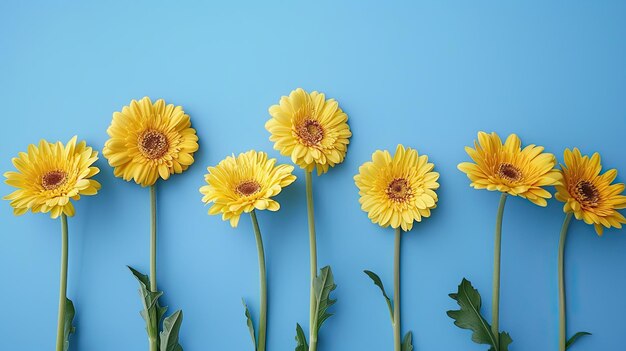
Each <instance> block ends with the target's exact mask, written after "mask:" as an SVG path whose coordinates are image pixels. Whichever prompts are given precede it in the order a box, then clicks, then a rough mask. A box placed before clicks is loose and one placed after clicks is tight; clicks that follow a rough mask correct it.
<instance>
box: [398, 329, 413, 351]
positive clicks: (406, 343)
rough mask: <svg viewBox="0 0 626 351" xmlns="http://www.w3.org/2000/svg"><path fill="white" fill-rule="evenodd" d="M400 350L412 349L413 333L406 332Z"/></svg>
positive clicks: (407, 350)
mask: <svg viewBox="0 0 626 351" xmlns="http://www.w3.org/2000/svg"><path fill="white" fill-rule="evenodd" d="M401 349H402V351H413V333H411V332H407V333H406V334H404V338H403V339H402V348H401Z"/></svg>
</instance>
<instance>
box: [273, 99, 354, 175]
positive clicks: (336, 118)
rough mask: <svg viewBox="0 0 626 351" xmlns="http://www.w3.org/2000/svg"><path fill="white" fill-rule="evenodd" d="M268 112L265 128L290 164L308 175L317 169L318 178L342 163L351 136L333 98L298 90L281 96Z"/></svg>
mask: <svg viewBox="0 0 626 351" xmlns="http://www.w3.org/2000/svg"><path fill="white" fill-rule="evenodd" d="M269 113H270V115H271V116H272V118H271V119H270V120H269V121H267V123H265V129H267V130H268V131H269V132H270V133H271V136H270V140H271V141H273V142H274V149H276V150H278V151H280V153H281V155H283V156H289V157H291V160H292V161H293V163H295V164H297V165H298V166H300V167H301V168H303V169H305V170H306V171H309V172H312V171H313V169H315V168H317V174H318V175H319V174H322V173H326V172H327V171H328V169H329V168H330V167H334V166H335V165H337V164H339V163H341V162H343V160H344V158H345V157H346V150H347V149H348V143H350V137H351V136H352V133H351V132H350V127H349V126H348V123H347V122H348V116H347V115H346V114H345V113H344V112H343V111H342V110H341V108H339V104H338V103H337V101H335V100H334V99H329V100H326V98H325V96H324V94H322V93H318V92H317V91H314V92H312V93H310V94H309V93H307V92H306V91H304V90H303V89H300V88H298V89H296V90H294V91H292V92H291V94H289V96H283V97H281V98H280V103H279V104H278V105H273V106H272V107H270V108H269Z"/></svg>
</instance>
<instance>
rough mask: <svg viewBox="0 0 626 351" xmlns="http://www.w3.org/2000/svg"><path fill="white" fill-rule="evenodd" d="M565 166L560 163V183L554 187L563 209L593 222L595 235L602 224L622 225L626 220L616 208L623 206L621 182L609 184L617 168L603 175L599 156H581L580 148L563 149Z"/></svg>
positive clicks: (624, 197) (615, 175)
mask: <svg viewBox="0 0 626 351" xmlns="http://www.w3.org/2000/svg"><path fill="white" fill-rule="evenodd" d="M564 158H565V165H561V174H562V175H563V183H562V184H559V185H557V186H556V191H557V192H556V195H555V197H556V199H557V200H559V201H562V202H565V205H563V211H565V212H566V213H568V212H573V213H574V216H575V217H576V219H579V220H583V221H585V223H587V224H593V226H594V227H595V229H596V233H598V235H602V231H603V229H604V228H603V227H606V228H610V227H616V228H621V227H622V223H626V219H625V218H624V216H623V215H622V214H621V213H619V212H618V211H617V210H618V209H623V208H626V196H624V195H622V192H623V191H624V184H623V183H616V184H611V183H612V182H613V181H614V180H615V178H616V177H617V171H616V170H615V169H610V170H608V171H606V172H605V173H603V174H600V172H601V171H602V165H601V164H600V155H599V154H598V153H597V152H596V153H595V154H593V156H591V157H589V156H587V155H585V156H583V155H582V154H581V153H580V150H578V149H577V148H574V150H570V149H565V154H564Z"/></svg>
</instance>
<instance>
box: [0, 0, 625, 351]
mask: <svg viewBox="0 0 626 351" xmlns="http://www.w3.org/2000/svg"><path fill="white" fill-rule="evenodd" d="M625 15H626V4H625V3H624V2H611V1H604V2H599V1H597V2H572V1H562V2H555V3H547V2H545V1H533V2H528V1H527V2H524V3H523V4H521V3H519V4H512V3H510V2H507V3H501V2H482V1H480V2H476V1H472V2H465V1H458V2H442V1H432V2H420V3H402V4H400V3H397V4H391V3H389V4H385V5H382V4H377V3H374V2H362V1H354V2H352V3H350V4H339V3H336V2H330V1H329V2H299V3H297V4H295V3H293V2H288V1H284V2H280V3H278V2H276V3H270V2H263V5H261V4H260V2H248V3H243V2H241V3H240V2H228V3H226V2H224V3H219V4H218V3H215V4H211V5H209V4H205V3H202V2H200V1H194V2H188V3H185V4H183V3H182V2H178V4H174V2H167V3H166V2H163V3H160V2H154V1H150V2H148V1H142V2H139V1H132V2H131V1H116V2H102V3H100V4H94V3H92V4H85V3H70V2H58V3H56V4H54V3H53V2H51V1H50V2H32V1H29V2H25V1H3V2H2V3H1V4H0V99H1V100H0V103H1V104H2V113H1V114H0V120H1V121H2V122H3V124H2V127H1V128H0V140H1V141H2V143H1V146H0V170H2V171H8V170H12V168H13V167H12V165H11V161H10V159H11V157H13V156H15V155H16V154H17V153H18V152H19V151H22V150H25V149H26V147H27V145H28V144H29V143H36V142H37V141H38V140H39V139H40V138H47V139H49V140H63V141H67V140H68V139H69V138H70V137H71V136H72V135H74V134H78V135H79V137H80V138H81V139H86V140H87V141H88V143H89V144H90V145H92V146H94V147H95V148H96V149H99V150H101V148H102V146H103V144H104V142H105V140H106V139H107V134H106V128H107V127H108V125H109V123H110V121H111V114H112V113H113V112H114V111H118V110H120V109H121V107H122V106H124V105H126V104H128V103H129V102H130V100H131V99H133V98H135V99H139V98H141V97H143V96H146V95H147V96H150V97H152V98H153V99H157V98H165V99H166V101H167V102H171V103H175V104H177V105H182V106H183V107H184V109H185V111H186V112H187V113H189V115H190V116H191V119H192V124H193V127H195V128H196V129H197V131H198V135H199V137H200V150H199V152H198V153H197V154H196V162H195V164H194V165H193V166H192V167H191V168H190V169H189V170H188V171H187V172H186V173H184V174H182V175H177V176H174V177H172V178H171V179H170V180H168V181H167V182H162V183H159V185H158V215H159V220H158V223H159V249H158V257H159V261H158V267H159V268H158V281H159V286H160V288H162V289H163V290H165V296H164V298H163V300H164V302H165V303H166V304H167V305H169V306H170V311H173V310H174V309H177V308H182V309H183V310H184V313H185V319H184V322H183V326H182V334H181V343H182V345H183V346H184V348H185V350H191V351H193V350H251V349H252V348H251V343H250V339H249V335H248V332H247V329H246V325H245V320H244V316H243V311H242V306H241V297H244V298H246V300H247V301H248V303H249V305H250V307H251V308H252V312H253V315H254V316H255V317H256V315H257V312H258V277H257V257H256V249H255V244H254V237H253V234H252V228H251V226H250V221H249V220H248V219H247V218H246V217H243V218H242V221H241V224H240V226H239V228H237V229H232V228H231V227H230V226H229V224H228V223H227V222H222V221H221V219H220V217H219V216H211V217H209V216H208V215H207V214H206V210H207V207H205V206H203V204H202V203H201V202H200V199H201V195H200V193H199V192H198V188H199V187H200V186H201V185H202V184H203V175H204V173H206V166H208V165H214V164H216V163H217V162H219V161H220V160H221V159H222V158H223V157H224V156H226V155H229V154H231V153H233V152H234V153H238V152H242V151H246V150H248V149H252V148H254V149H258V150H265V151H267V152H269V153H270V155H272V156H274V157H278V158H279V160H280V162H289V160H288V158H285V157H281V156H279V154H278V152H277V151H275V150H273V149H272V144H271V143H270V142H269V140H268V133H267V131H266V130H265V129H264V127H263V126H264V123H265V121H266V120H267V119H268V118H269V115H268V113H267V109H268V107H269V106H270V105H272V104H274V103H276V102H277V101H278V100H279V98H280V96H281V95H286V94H288V93H289V92H290V91H291V90H292V89H295V88H296V87H303V88H305V89H307V90H320V91H322V92H325V93H326V94H327V96H328V97H333V98H336V99H337V100H338V101H339V103H340V106H341V107H342V108H343V109H344V110H345V111H346V112H347V114H348V116H349V123H350V126H351V128H352V132H353V134H354V136H353V138H352V140H351V143H350V147H349V149H348V155H347V158H346V161H345V162H344V163H343V164H341V165H339V166H338V167H336V168H334V169H332V170H331V171H330V172H328V173H327V174H326V175H324V176H322V177H315V178H314V191H315V206H316V208H315V209H316V220H317V223H316V224H317V228H318V245H319V262H320V265H325V264H331V265H332V267H333V271H334V273H335V278H336V282H337V284H338V287H337V290H336V291H335V297H336V298H337V299H338V302H337V304H336V305H335V307H333V312H334V313H335V316H333V317H332V318H330V319H329V320H328V321H327V322H326V323H325V325H324V326H323V328H322V331H321V334H320V335H321V336H320V337H321V341H320V345H319V350H320V351H330V350H335V351H339V350H342V351H344V350H390V349H391V348H392V346H391V345H392V332H391V326H390V323H389V316H388V313H387V310H386V306H385V303H384V301H383V299H382V297H381V296H380V292H379V291H378V289H377V288H376V287H375V286H374V285H373V284H372V283H371V281H370V280H369V279H368V278H367V277H366V276H365V275H364V274H363V273H362V270H363V269H371V270H373V271H375V272H377V273H379V274H380V276H381V277H382V279H383V282H384V283H385V284H386V285H387V286H388V287H389V288H391V285H392V284H391V283H392V281H391V277H392V271H391V270H392V254H393V248H392V246H393V234H392V230H390V229H381V228H379V227H378V226H376V225H374V224H371V223H370V221H369V220H368V219H367V215H366V214H365V213H364V212H362V211H361V210H360V208H359V203H358V194H357V189H356V186H355V185H354V183H353V180H352V177H353V175H354V174H355V173H356V172H357V169H358V166H359V165H360V164H361V163H363V162H365V161H367V160H368V159H370V157H371V154H372V152H373V151H374V150H376V149H385V148H386V149H395V146H396V144H397V143H404V144H405V145H407V146H411V147H415V148H417V150H418V151H419V152H420V153H425V154H428V155H429V156H430V159H431V160H432V162H434V163H435V165H436V170H437V171H438V172H440V173H441V178H440V183H441V188H440V189H439V190H438V193H439V196H440V202H439V207H438V208H437V209H436V210H434V211H433V216H432V217H431V218H428V219H427V220H425V221H424V222H423V223H421V224H418V225H416V226H415V228H414V229H413V231H412V232H410V233H408V234H406V235H405V236H404V240H403V243H402V245H403V252H402V254H403V258H402V322H403V329H404V330H405V331H406V330H409V329H411V330H413V332H414V344H415V346H416V347H415V349H416V350H418V351H421V350H428V351H438V350H443V351H447V350H485V349H486V347H485V346H478V345H476V344H473V343H472V342H471V341H470V333H469V332H468V331H465V330H460V329H458V328H456V327H455V326H454V325H453V323H452V320H451V319H450V318H448V317H447V316H446V314H445V312H446V310H448V309H452V308H455V307H456V305H455V303H454V301H453V300H451V299H450V298H449V297H448V296H447V294H448V293H450V292H452V291H454V290H455V289H456V286H457V284H458V283H459V282H460V280H461V278H462V277H467V278H469V279H470V280H471V281H472V282H473V283H474V285H475V286H476V287H477V288H478V289H479V290H480V291H481V293H482V295H483V297H484V305H485V306H484V309H483V310H484V313H485V315H487V316H489V313H490V311H489V309H490V308H489V305H490V301H491V273H492V254H493V251H492V250H493V244H492V243H493V227H494V221H495V213H496V208H497V205H498V204H497V202H498V194H496V193H492V192H488V191H477V190H473V189H471V188H470V187H469V181H468V179H467V178H466V177H465V175H464V174H462V173H461V172H459V171H458V170H457V169H456V165H457V163H459V162H461V161H464V160H467V159H468V157H467V156H466V154H465V152H464V151H463V147H464V146H465V145H470V144H471V143H472V141H473V140H474V139H475V137H476V132H477V131H478V130H485V131H496V132H498V133H500V134H501V135H502V136H506V135H507V134H508V133H511V132H516V133H518V134H519V135H520V136H521V138H522V141H523V142H524V143H525V144H528V143H536V144H541V145H544V146H546V148H547V150H548V151H551V152H554V153H556V154H557V155H558V157H559V158H562V151H563V149H564V148H565V147H573V146H578V147H580V148H581V149H582V150H583V152H586V153H591V152H593V151H599V152H600V153H601V155H602V157H603V159H602V160H603V164H604V165H605V166H609V167H612V168H617V169H618V170H619V171H620V172H621V173H620V175H619V176H618V180H619V181H622V182H623V181H624V180H625V177H624V172H626V160H625V158H624V150H626V140H625V138H624V132H626V99H625V98H624V93H625V91H626V69H624V67H625V66H624V62H626V41H625V40H624V38H625V37H626V22H624V16H625ZM97 165H98V166H99V167H101V169H102V172H101V173H100V174H99V175H98V176H96V179H97V180H98V181H100V182H101V183H102V190H101V192H100V193H99V194H98V196H95V197H85V198H83V199H82V200H80V201H79V202H78V203H77V206H76V213H77V215H76V216H75V217H74V218H71V219H70V221H69V228H70V268H69V288H68V294H69V297H71V298H72V299H73V300H74V303H75V304H76V308H77V313H78V315H77V319H76V324H77V329H78V332H77V334H76V335H75V336H73V337H72V347H71V350H74V351H76V350H81V351H82V350H89V351H100V350H102V351H110V350H145V349H147V342H146V335H145V331H144V323H143V320H142V319H141V317H140V316H139V310H140V308H141V303H140V300H139V297H138V295H137V282H136V281H135V279H134V278H133V277H132V276H131V274H130V273H129V272H128V270H127V269H126V267H125V265H127V264H130V265H133V266H135V267H136V268H138V269H140V270H142V271H144V272H147V271H148V230H149V204H148V200H149V194H148V190H147V189H143V188H141V187H139V186H137V185H135V184H134V183H126V182H124V181H123V180H121V179H118V178H115V177H114V176H113V171H112V169H111V168H110V167H108V165H107V163H106V160H104V159H102V158H101V159H100V160H99V161H98V162H97ZM296 174H297V175H298V177H299V179H298V180H297V182H296V183H294V184H293V185H292V186H290V187H289V188H287V189H286V190H285V191H284V192H283V193H281V194H280V196H278V201H279V202H280V203H281V205H282V208H281V210H280V211H279V212H277V213H268V212H263V213H260V214H259V221H260V224H261V229H262V232H263V235H264V238H265V246H266V254H267V262H268V275H269V339H268V346H269V349H270V350H292V349H293V347H294V339H293V338H294V335H295V332H294V329H295V324H296V322H300V323H301V324H303V326H304V327H305V330H308V299H309V296H308V274H309V266H308V264H309V261H308V238H307V231H306V230H307V229H306V208H305V198H304V176H303V173H302V171H301V170H299V169H298V170H297V171H296ZM10 191H11V188H10V187H9V186H7V185H5V184H2V185H0V193H2V194H3V195H4V194H7V193H9V192H10ZM561 207H562V205H561V204H560V203H558V202H556V201H555V200H551V201H550V202H549V205H548V207H547V208H540V207H538V206H535V205H533V204H531V203H530V202H528V201H524V200H522V199H519V198H512V199H510V200H509V201H508V203H507V206H506V211H505V218H504V234H503V262H502V290H501V292H502V301H501V321H500V324H501V327H502V328H503V329H504V330H506V331H508V332H510V333H511V335H512V337H513V339H514V343H513V345H512V346H511V350H518V351H522V350H556V349H557V282H556V278H557V277H556V253H557V251H556V250H557V241H558V232H559V229H560V226H561V223H562V220H563V218H564V214H563V212H562V210H561ZM0 241H1V244H0V281H1V282H2V283H1V285H0V303H1V304H2V312H3V314H2V318H1V319H0V338H1V339H2V340H3V342H2V344H3V348H6V349H7V350H8V349H10V350H28V351H31V350H32V351H34V350H37V351H39V350H52V348H53V345H54V339H55V330H56V314H57V301H58V300H57V299H58V269H59V255H60V223H59V221H58V220H57V221H54V220H51V219H50V218H48V216H46V215H33V214H27V215H24V216H21V217H13V215H12V211H11V208H10V206H9V203H8V202H7V201H2V202H1V203H0ZM566 264H567V291H568V293H569V295H568V297H569V301H568V303H569V334H573V333H574V332H576V331H580V330H586V331H590V332H592V333H593V334H594V335H593V336H591V337H587V338H585V339H582V340H581V341H580V342H579V344H577V345H576V346H575V347H573V348H572V350H573V351H574V350H603V351H612V350H622V349H623V346H621V345H623V334H624V331H625V328H626V327H625V326H624V323H623V318H621V316H622V315H623V314H624V312H626V299H624V297H623V291H624V290H625V289H626V280H625V279H624V277H625V276H626V236H625V235H624V233H622V232H619V231H617V230H608V231H606V232H605V235H604V237H601V238H599V237H597V236H596V234H595V233H594V230H593V228H592V227H591V226H587V225H585V224H584V223H581V222H575V223H573V225H572V227H571V231H570V237H569V242H568V250H567V262H566Z"/></svg>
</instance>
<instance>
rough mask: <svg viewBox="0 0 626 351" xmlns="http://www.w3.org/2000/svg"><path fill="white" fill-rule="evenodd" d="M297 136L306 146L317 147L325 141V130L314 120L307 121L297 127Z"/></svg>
mask: <svg viewBox="0 0 626 351" xmlns="http://www.w3.org/2000/svg"><path fill="white" fill-rule="evenodd" d="M296 134H297V135H298V137H299V138H300V140H302V143H303V144H304V145H306V146H315V145H317V144H319V142H320V141H322V139H324V128H322V125H321V124H320V123H319V122H318V121H316V120H313V119H305V120H304V121H302V122H301V123H300V124H298V125H297V126H296Z"/></svg>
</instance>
